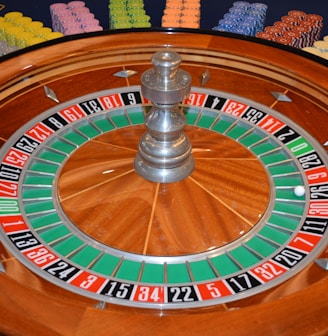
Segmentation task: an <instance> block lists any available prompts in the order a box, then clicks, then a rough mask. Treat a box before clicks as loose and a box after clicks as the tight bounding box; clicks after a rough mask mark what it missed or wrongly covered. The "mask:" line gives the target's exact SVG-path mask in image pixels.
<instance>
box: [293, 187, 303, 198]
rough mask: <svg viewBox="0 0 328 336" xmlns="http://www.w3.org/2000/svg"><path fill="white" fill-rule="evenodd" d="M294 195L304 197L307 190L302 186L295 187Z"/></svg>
mask: <svg viewBox="0 0 328 336" xmlns="http://www.w3.org/2000/svg"><path fill="white" fill-rule="evenodd" d="M294 194H295V195H296V196H299V197H301V196H304V195H305V188H304V187H303V186H300V185H299V186H297V187H295V188H294Z"/></svg>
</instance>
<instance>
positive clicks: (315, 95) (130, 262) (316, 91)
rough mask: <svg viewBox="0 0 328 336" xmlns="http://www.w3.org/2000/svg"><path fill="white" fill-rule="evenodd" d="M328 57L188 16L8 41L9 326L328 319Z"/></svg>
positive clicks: (3, 204) (235, 329) (253, 331)
mask: <svg viewBox="0 0 328 336" xmlns="http://www.w3.org/2000/svg"><path fill="white" fill-rule="evenodd" d="M158 54H161V55H165V57H164V56H163V59H160V60H159V61H158V59H157V58H156V57H157V56H154V55H158ZM172 55H179V57H180V59H179V57H178V59H179V62H177V63H178V65H179V67H177V66H176V63H175V62H173V61H172V58H173V59H174V57H175V56H174V57H173V56H172ZM166 58H167V59H166ZM156 60H157V61H156ZM166 61H167V62H166ZM165 62H166V63H165ZM180 62H181V64H180ZM164 63H165V64H166V65H164ZM326 63H327V62H325V61H323V60H318V59H317V58H316V57H315V56H307V57H306V56H305V53H303V52H301V51H297V52H296V51H295V50H293V49H290V48H288V47H283V46H277V45H275V44H274V43H271V42H264V41H260V40H258V39H255V38H245V37H242V38H241V37H239V36H238V35H232V34H223V33H213V32H207V31H193V30H173V29H168V30H165V29H158V30H136V31H117V32H114V33H113V32H103V33H95V34H89V35H81V36H76V37H68V38H63V39H61V40H60V41H56V42H52V43H45V44H44V45H42V48H40V47H33V48H29V49H27V50H26V51H24V52H18V53H16V54H15V55H14V57H5V58H4V59H3V61H2V64H3V71H2V72H1V75H0V87H1V93H0V95H1V110H0V113H1V120H2V122H1V128H0V130H1V133H0V137H1V142H2V148H1V157H0V159H1V166H0V167H1V169H0V187H1V189H0V221H1V242H2V245H1V250H0V251H1V271H2V272H1V273H0V282H1V290H2V295H1V299H0V304H1V308H2V311H3V313H2V314H1V332H2V333H4V334H15V335H35V334H43V335H89V334H90V333H97V334H99V335H108V334H109V335H118V334H124V335H145V334H149V333H151V334H156V335H166V334H168V333H176V334H185V333H188V334H190V335H193V334H199V333H203V334H206V335H215V334H217V333H218V332H220V334H222V335H260V334H261V335H262V334H264V333H265V334H267V335H277V334H279V335H294V334H295V333H296V332H299V333H300V334H302V335H324V334H327V332H328V322H327V320H326V317H325V311H326V310H327V308H328V303H327V302H328V300H327V298H328V294H327V284H328V276H327V269H328V266H327V265H328V250H327V235H328V231H327V226H328V169H327V167H328V163H327V153H326V151H325V146H326V144H327V140H328V139H327V132H326V125H327V122H328V114H327V109H328V97H327V89H328V83H327V64H326ZM167 64H168V65H167ZM173 64H174V65H173ZM161 67H162V68H164V70H161V69H162V68H161ZM158 73H160V75H158ZM180 75H181V76H180ZM189 76H190V77H189ZM154 78H156V80H155V79H154ZM158 78H160V79H158ZM154 81H155V82H154ZM163 82H164V84H163ZM172 83H173V84H172ZM162 84H163V85H162ZM171 84H172V85H173V87H174V89H172V87H171ZM172 97H173V98H172ZM171 98H172V99H171ZM156 112H158V115H161V116H163V115H165V116H167V115H169V116H170V117H169V119H167V118H166V117H165V118H164V117H163V118H162V119H161V118H160V119H161V123H160V126H158V123H157V121H156V124H157V126H156V127H157V128H156V127H153V126H152V125H153V124H152V116H154V115H155V114H156ZM164 112H165V113H164ZM163 113H164V114H163ZM167 125H169V126H172V125H173V126H174V127H176V128H179V130H178V131H177V130H176V128H175V129H174V131H172V132H171V133H169V132H168V133H167V132H166V131H165V132H164V131H163V129H168V128H170V127H167ZM177 125H179V126H177ZM174 127H173V128H174ZM182 129H183V130H184V131H182ZM161 136H162V138H161ZM168 138H170V139H171V140H170V141H167V139H168ZM181 139H182V140H181ZM167 142H169V146H167ZM189 142H190V144H191V149H190V148H189ZM181 143H182V145H181ZM186 144H187V145H186ZM180 145H181V146H180ZM161 146H162V147H161ZM154 148H155V150H153V149H154ZM172 148H174V153H175V156H174V157H173V159H172V160H173V163H172V161H171V163H172V165H173V166H174V167H175V162H176V159H177V158H179V160H180V154H181V152H182V154H181V156H183V158H185V154H186V153H187V154H188V155H187V159H186V160H184V159H182V160H181V161H182V164H181V165H179V167H182V170H183V171H184V172H183V174H182V175H180V172H179V173H178V174H174V178H173V179H171V178H170V179H168V180H166V179H165V178H164V179H163V178H162V176H163V175H165V174H166V172H167V170H166V167H167V166H166V163H165V164H163V165H158V164H157V163H158V161H161V159H162V158H163V156H165V155H166V154H165V153H167V152H170V150H171V149H172ZM180 148H183V150H181V151H180ZM147 151H148V152H147ZM157 152H161V153H162V154H161V156H160V157H159V158H156V159H154V160H153V161H152V159H153V156H152V157H151V158H150V159H149V155H148V154H149V153H151V154H152V155H153V154H154V153H157ZM137 154H138V155H137ZM147 155H148V156H147ZM150 156H151V155H150ZM140 157H142V158H141V159H140ZM168 157H170V155H168ZM165 158H166V157H165ZM170 159H171V157H170ZM140 160H141V164H140ZM155 161H156V163H155V164H154V165H155V168H156V169H157V171H158V169H159V171H160V174H157V175H156V174H155V177H151V176H153V175H152V173H151V171H152V168H153V166H154V165H153V163H154V162H155ZM164 161H165V160H164ZM186 161H187V162H189V163H188V164H187V172H185V169H184V168H185V167H186V166H185V162H186ZM165 162H166V161H165ZM190 162H192V163H190ZM143 164H145V165H146V166H148V167H149V166H151V169H150V170H147V169H146V172H145V173H144V171H145V170H144V169H143V168H140V166H143ZM156 169H155V170H156ZM170 169H171V166H170V168H169V169H168V170H169V171H170ZM159 176H160V177H159Z"/></svg>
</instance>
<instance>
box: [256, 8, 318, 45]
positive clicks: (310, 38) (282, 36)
mask: <svg viewBox="0 0 328 336" xmlns="http://www.w3.org/2000/svg"><path fill="white" fill-rule="evenodd" d="M322 26H323V18H322V16H320V15H317V14H306V13H305V12H303V11H299V10H291V11H289V12H288V14H287V15H284V16H282V17H281V19H280V20H279V21H276V22H275V23H274V24H273V25H272V26H267V27H265V28H264V31H263V32H260V33H258V34H257V35H256V36H257V37H259V38H263V39H266V40H270V41H275V42H277V43H281V44H285V45H289V46H292V47H295V48H298V49H302V48H305V47H310V46H312V45H313V44H314V42H315V41H317V40H318V39H319V38H320V34H321V30H322Z"/></svg>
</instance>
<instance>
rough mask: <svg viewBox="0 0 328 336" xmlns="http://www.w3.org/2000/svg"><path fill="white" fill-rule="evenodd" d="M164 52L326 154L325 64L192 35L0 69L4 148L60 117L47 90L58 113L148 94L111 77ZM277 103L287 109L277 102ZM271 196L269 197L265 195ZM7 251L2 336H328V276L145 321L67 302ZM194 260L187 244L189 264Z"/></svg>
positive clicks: (315, 270) (95, 43)
mask: <svg viewBox="0 0 328 336" xmlns="http://www.w3.org/2000/svg"><path fill="white" fill-rule="evenodd" d="M163 48H169V49H171V50H174V51H177V52H178V53H179V54H180V55H181V57H182V65H181V66H182V67H183V69H185V70H187V71H188V72H189V73H190V74H191V76H192V85H193V86H194V87H201V89H202V90H205V91H206V90H208V92H212V91H211V90H217V91H220V92H225V93H226V94H227V95H231V96H233V97H243V98H245V99H247V100H250V101H255V102H257V103H258V104H261V105H263V106H267V107H268V108H270V109H275V110H277V111H279V112H280V113H282V114H283V115H285V116H286V117H288V118H289V119H290V120H292V121H293V122H295V123H296V124H297V125H298V126H299V127H300V128H301V129H303V130H304V131H306V132H307V133H308V134H310V135H311V136H312V137H313V138H314V139H315V141H317V142H318V143H319V144H320V145H321V146H323V145H324V144H325V143H326V142H327V140H328V139H327V132H326V125H327V123H328V113H327V112H328V97H327V92H328V82H327V64H325V61H320V60H319V59H317V58H316V57H314V56H307V55H306V54H305V53H303V52H301V51H299V52H296V51H295V50H292V49H289V48H287V47H282V46H278V45H275V44H273V43H270V42H264V41H259V40H257V39H253V38H245V37H242V38H241V37H238V36H235V35H229V34H213V33H212V32H201V31H189V30H186V31H184V30H150V31H148V30H139V31H121V32H106V33H100V34H90V35H83V36H79V37H73V38H72V37H70V38H63V39H61V40H59V41H58V42H53V43H49V44H44V45H42V46H40V47H34V48H30V49H28V50H26V51H24V52H17V53H16V54H14V55H13V56H8V57H7V56H6V57H4V58H3V61H2V68H3V70H2V71H1V74H0V98H1V109H0V114H1V120H2V122H1V126H0V141H1V145H5V143H6V142H7V140H8V139H9V138H10V137H11V136H12V135H13V134H14V133H15V132H16V131H17V130H19V128H20V127H22V126H23V125H25V124H27V123H28V122H29V121H30V120H31V119H33V118H35V117H37V116H38V115H39V114H40V113H42V112H44V111H46V110H48V109H52V108H54V107H55V106H56V105H57V102H55V101H54V100H53V99H49V97H47V96H46V94H45V90H44V87H45V86H46V87H48V88H51V90H53V92H55V94H56V98H58V100H59V101H60V103H62V102H65V101H71V100H74V99H75V98H76V97H81V96H85V95H89V94H92V93H94V92H102V91H103V90H108V89H113V90H120V88H124V87H130V86H131V87H133V86H136V85H139V84H140V83H139V80H140V78H139V77H140V76H139V75H135V76H123V77H121V76H116V75H115V74H116V73H118V72H120V71H127V70H132V71H136V72H137V73H138V74H141V73H143V72H144V71H145V70H147V69H148V68H149V67H151V63H150V60H151V56H152V54H153V53H154V52H156V51H158V50H162V49H163ZM326 63H327V62H326ZM208 74H209V76H208ZM277 93H278V96H279V95H280V96H282V97H288V98H289V101H286V100H284V99H279V98H277V95H275V94H277ZM120 137H121V136H120V135H119V136H118V138H120ZM72 165H74V163H72ZM263 179H264V180H266V178H265V177H264V178H263ZM264 186H265V187H264V188H263V189H266V190H267V191H268V188H269V187H268V186H269V183H268V182H265V183H264ZM64 192H65V190H64ZM265 195H266V194H265ZM265 195H264V200H265V202H264V203H266V202H267V198H268V196H267V195H266V196H265ZM261 197H262V196H261ZM264 211H265V210H261V212H264ZM76 220H77V221H78V220H79V219H76ZM96 239H100V238H99V236H97V237H96ZM105 243H106V242H105ZM111 243H112V242H111ZM119 248H123V249H124V248H127V245H123V246H121V245H120V246H119ZM0 251H1V263H2V267H3V272H1V273H0V283H1V284H0V286H1V290H2V295H1V298H0V305H1V308H2V314H1V317H0V321H1V324H0V331H1V332H2V333H3V334H5V335H6V334H8V335H36V334H40V335H89V334H90V333H97V334H98V335H118V334H124V335H145V334H149V333H152V334H156V335H166V334H168V333H176V334H189V335H196V334H199V333H203V334H205V335H216V334H217V333H220V334H222V335H262V334H267V335H277V334H279V335H294V334H295V333H300V334H301V335H325V334H327V333H328V322H327V319H326V318H325V311H327V309H328V300H327V299H328V293H327V285H328V276H327V270H325V269H324V268H322V267H319V265H317V263H315V262H314V261H313V262H310V263H309V264H308V265H307V266H306V267H304V268H303V269H302V270H300V271H299V272H297V273H296V272H295V274H292V276H291V277H290V278H289V279H288V280H286V281H284V282H282V283H279V284H277V285H276V286H273V287H271V288H268V289H267V290H265V291H259V292H258V293H255V294H254V295H250V296H248V297H240V299H237V300H232V301H228V302H223V303H220V304H217V305H209V306H206V305H204V306H200V307H195V308H189V307H186V308H185V309H174V308H173V309H156V308H154V309H146V308H143V307H141V308H140V307H137V306H133V305H131V306H125V305H117V304H111V303H108V304H102V303H101V302H99V300H96V299H94V298H90V297H85V296H83V295H79V294H77V293H73V292H70V291H68V290H66V289H65V288H61V287H60V286H57V285H55V284H53V283H51V282H49V281H47V280H46V279H44V278H43V277H40V276H39V275H38V274H35V273H34V272H32V271H31V270H29V269H28V268H26V267H25V266H24V265H23V264H22V263H21V262H20V260H18V259H19V258H16V256H15V255H13V254H12V253H11V252H10V251H9V250H8V249H7V248H6V244H4V245H3V246H2V245H1V249H0ZM134 252H136V251H135V250H133V249H132V253H134ZM191 252H192V249H191V250H188V244H187V247H186V250H183V252H182V253H191ZM154 253H155V254H156V253H159V254H161V253H162V252H158V251H155V252H154ZM171 253H173V254H174V253H177V254H178V253H179V252H176V251H173V252H172V251H171ZM320 253H321V254H320V255H317V256H316V258H320V259H322V260H326V259H327V258H328V250H327V247H324V248H323V249H321V252H320Z"/></svg>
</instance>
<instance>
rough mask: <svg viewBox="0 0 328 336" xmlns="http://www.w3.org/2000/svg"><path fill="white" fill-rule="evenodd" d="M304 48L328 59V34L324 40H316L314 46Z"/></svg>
mask: <svg viewBox="0 0 328 336" xmlns="http://www.w3.org/2000/svg"><path fill="white" fill-rule="evenodd" d="M302 50H303V51H306V52H308V53H310V54H314V55H317V56H319V57H322V58H324V59H327V60H328V35H327V36H324V37H323V39H322V40H317V41H315V42H314V43H313V46H311V47H305V48H302Z"/></svg>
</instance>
